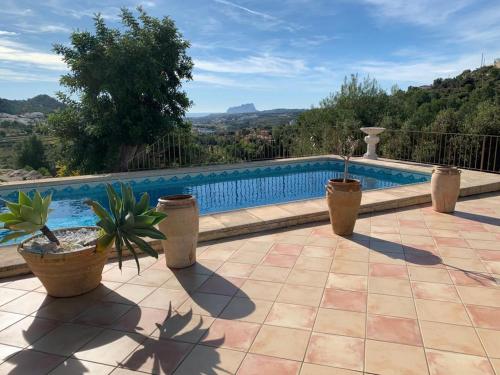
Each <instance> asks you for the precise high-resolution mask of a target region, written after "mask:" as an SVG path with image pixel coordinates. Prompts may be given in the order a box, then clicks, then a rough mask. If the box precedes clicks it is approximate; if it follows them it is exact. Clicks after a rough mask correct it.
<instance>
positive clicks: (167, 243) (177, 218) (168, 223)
mask: <svg viewBox="0 0 500 375" xmlns="http://www.w3.org/2000/svg"><path fill="white" fill-rule="evenodd" d="M156 210H157V211H160V212H164V213H166V214H167V218H166V219H165V220H163V221H162V222H160V224H159V225H158V226H159V229H160V231H161V232H162V233H163V234H164V235H165V236H166V237H167V239H166V240H163V241H161V243H162V246H163V251H164V252H165V259H166V261H167V267H171V268H184V267H189V266H191V265H192V264H193V263H194V262H196V246H197V244H198V231H199V227H200V224H199V222H200V220H199V210H198V204H197V203H196V199H195V198H194V197H193V196H192V195H187V194H186V195H169V196H166V197H161V198H160V199H158V205H157V206H156Z"/></svg>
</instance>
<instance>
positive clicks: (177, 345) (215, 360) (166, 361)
mask: <svg viewBox="0 0 500 375" xmlns="http://www.w3.org/2000/svg"><path fill="white" fill-rule="evenodd" d="M196 267H197V270H198V272H200V268H203V269H204V270H203V271H206V272H209V270H208V269H206V268H205V267H203V266H202V265H201V264H199V263H198V264H197V265H196ZM179 274H182V275H183V276H182V277H177V279H178V281H179V282H180V283H181V285H183V284H186V286H187V288H186V289H185V290H186V291H191V290H192V288H191V287H192V284H191V283H190V281H189V277H187V276H186V275H189V274H190V272H189V271H188V272H174V275H176V276H177V275H179ZM192 275H193V276H195V275H196V274H195V273H192ZM213 275H216V273H214V274H213ZM217 277H218V278H219V282H221V281H220V280H223V281H222V283H223V284H225V283H227V285H226V287H227V288H235V290H239V288H237V287H236V286H234V285H233V284H232V283H231V282H230V281H228V280H226V279H224V278H223V277H222V276H220V275H217ZM98 288H101V291H100V292H99V296H100V297H97V298H96V299H93V298H92V297H90V298H89V296H88V294H84V295H82V296H78V297H71V298H70V299H74V300H77V299H88V300H89V307H88V308H92V306H94V303H96V302H99V301H100V300H102V298H104V296H106V298H109V297H113V295H115V296H116V297H118V298H117V299H115V298H112V299H113V300H120V304H126V305H128V306H130V309H129V310H128V313H130V312H133V311H135V313H134V314H133V316H132V317H130V316H129V317H128V319H130V320H131V321H132V322H133V324H132V325H134V326H135V328H134V329H133V331H134V332H130V331H129V332H127V331H121V330H113V332H114V333H115V335H114V336H113V338H114V341H117V340H119V339H121V338H123V337H124V336H126V337H128V338H130V339H131V340H134V341H135V342H136V343H137V345H138V347H137V348H135V349H134V350H133V351H132V352H131V353H129V354H128V355H127V356H126V357H125V359H124V360H123V361H121V362H119V363H116V364H114V366H119V367H123V368H127V369H130V370H139V371H145V370H144V369H142V370H141V367H142V366H143V365H145V364H146V362H148V365H147V367H148V369H147V371H148V372H151V373H154V374H159V373H165V374H172V373H173V372H174V371H175V370H176V369H177V368H179V366H180V364H181V363H182V361H183V360H184V359H186V358H187V357H188V355H189V353H190V352H191V351H192V349H193V348H194V347H195V346H196V345H197V344H199V343H200V342H201V341H202V340H203V337H206V336H207V335H208V333H209V331H210V328H204V327H203V321H200V322H199V323H197V324H196V325H195V326H194V327H192V328H189V329H188V330H187V331H186V329H185V328H186V327H187V326H188V324H189V323H190V322H191V318H192V317H193V311H192V309H189V311H186V312H184V313H180V312H177V311H174V310H173V309H172V308H171V307H170V308H169V310H168V312H167V316H166V318H165V319H164V320H163V321H160V322H155V325H156V327H157V328H158V335H157V336H156V337H153V336H148V335H147V334H144V333H142V331H143V328H141V327H140V324H139V323H140V320H141V308H140V306H139V305H137V304H136V303H133V302H132V301H130V300H127V299H125V298H124V297H123V296H120V295H119V294H118V293H116V292H115V291H113V290H111V289H109V288H107V287H105V286H104V285H102V284H101V285H100V286H99V287H98ZM89 293H92V292H89ZM198 296H199V295H198V294H196V293H190V294H189V297H190V298H191V299H192V300H193V301H194V303H196V304H197V305H199V306H200V307H201V308H206V309H207V310H208V311H210V307H208V306H205V304H206V303H207V302H206V301H207V300H206V299H204V298H199V297H198ZM239 297H247V298H249V297H248V296H247V295H246V294H244V293H243V292H242V291H240V295H239ZM47 298H50V297H47ZM56 300H58V299H56ZM254 310H255V304H254V303H253V302H252V301H251V299H250V298H249V303H248V304H245V306H244V308H243V309H241V310H240V311H237V312H233V313H232V314H231V317H230V318H229V319H230V320H233V319H241V318H244V317H245V316H248V315H250V314H251V313H252V312H253V311H254ZM85 311H87V309H84V310H83V311H82V312H81V313H79V314H78V316H80V315H82V314H84V313H85ZM122 317H123V315H119V316H116V319H115V320H113V322H110V323H109V324H108V325H106V326H102V325H101V326H98V327H99V328H100V329H102V330H101V331H99V333H98V334H96V335H94V336H92V337H91V338H90V339H88V340H87V341H86V342H85V343H83V344H82V345H80V346H79V348H78V349H76V350H74V351H73V354H74V353H75V352H78V350H81V349H82V348H84V347H85V349H86V350H92V349H96V348H98V347H101V346H103V345H108V344H111V343H112V342H113V340H105V341H102V340H101V341H99V340H95V339H96V338H98V337H100V335H101V333H103V332H104V330H105V329H109V328H111V329H112V328H113V326H114V325H115V324H116V322H117V321H118V320H119V319H120V318H122ZM226 319H227V318H226ZM167 322H168V324H169V327H170V328H169V329H168V330H166V329H165V324H166V323H167ZM61 323H62V322H61ZM88 326H89V328H91V327H96V326H92V325H88ZM172 326H173V327H174V328H173V329H172ZM36 329H37V328H36V327H35V326H34V325H32V326H30V327H29V328H28V329H27V330H25V331H23V335H24V337H31V336H32V332H31V331H32V330H36ZM117 332H118V333H119V335H116V333H117ZM180 332H182V333H180ZM179 333H180V334H179ZM47 334H50V332H49V333H47ZM44 337H45V335H44V336H42V337H41V338H38V339H37V341H35V342H34V343H33V344H32V345H31V346H30V347H29V349H30V350H28V354H29V352H31V353H35V354H36V353H39V355H41V356H43V358H41V359H39V360H40V361H41V362H42V364H45V365H46V366H45V367H47V366H48V367H47V369H45V371H50V370H53V369H54V368H55V367H57V365H59V366H64V365H65V364H64V363H63V360H64V359H69V358H71V359H72V361H71V369H68V371H71V374H85V373H87V372H88V371H89V369H87V367H86V366H85V361H83V360H82V361H80V360H79V359H78V358H75V357H74V356H73V355H72V356H71V357H69V358H68V357H67V355H65V356H64V357H61V356H58V355H54V354H49V353H46V351H45V350H43V349H44V348H43V347H41V344H39V343H40V342H41V341H42V340H43V338H44ZM188 337H191V338H192V337H198V339H197V340H195V341H196V343H195V342H193V341H192V339H188ZM174 338H175V340H173V339H174ZM183 338H187V339H186V340H183ZM95 341H97V342H98V343H99V345H95V346H92V343H93V342H95ZM224 342H225V337H220V338H216V339H214V340H209V341H203V345H204V348H205V354H204V356H203V363H198V364H197V366H198V367H200V368H199V369H200V373H203V374H207V375H212V374H213V375H215V374H217V373H219V371H223V372H224V369H223V368H220V367H219V364H220V362H221V358H220V355H219V353H218V352H217V348H219V347H220V346H222V345H223V344H224ZM169 343H170V344H171V345H170V344H169ZM19 349H20V350H19V352H17V353H15V354H13V355H12V356H11V357H10V358H9V359H7V360H6V361H5V362H7V363H9V364H11V365H13V368H12V369H11V370H10V372H9V374H13V375H26V374H28V373H30V374H31V373H33V374H35V373H38V372H37V371H42V372H44V370H41V367H37V366H34V368H33V363H26V361H27V360H28V359H29V358H31V357H29V356H28V357H29V358H28V357H27V356H26V354H27V351H26V350H22V349H21V348H19ZM207 351H208V353H207ZM125 354H126V353H125ZM29 362H31V360H29ZM43 362H47V363H43ZM61 363H63V364H61ZM42 367H43V366H42ZM49 367H50V368H49ZM28 368H29V369H28ZM36 368H38V370H36ZM59 370H60V371H62V372H60V373H66V372H65V371H63V370H62V369H61V368H58V371H59ZM26 371H28V372H26ZM32 371H34V372H32Z"/></svg>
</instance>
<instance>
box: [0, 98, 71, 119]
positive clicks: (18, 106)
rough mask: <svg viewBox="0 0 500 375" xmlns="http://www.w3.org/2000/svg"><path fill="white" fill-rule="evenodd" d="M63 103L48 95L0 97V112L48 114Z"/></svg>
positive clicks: (62, 105)
mask: <svg viewBox="0 0 500 375" xmlns="http://www.w3.org/2000/svg"><path fill="white" fill-rule="evenodd" d="M62 107H64V104H62V103H61V102H59V101H57V100H56V99H54V98H52V97H51V96H48V95H37V96H35V97H33V98H31V99H26V100H9V99H2V98H0V113H8V114H11V115H19V114H22V113H30V112H41V113H44V114H48V113H50V112H54V111H55V110H56V109H59V108H62Z"/></svg>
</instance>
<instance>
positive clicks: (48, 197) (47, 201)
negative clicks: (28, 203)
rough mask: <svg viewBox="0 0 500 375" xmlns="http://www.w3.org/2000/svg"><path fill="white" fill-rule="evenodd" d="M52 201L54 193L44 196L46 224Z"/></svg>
mask: <svg viewBox="0 0 500 375" xmlns="http://www.w3.org/2000/svg"><path fill="white" fill-rule="evenodd" d="M51 203H52V193H49V194H47V195H46V196H45V198H43V203H42V224H45V223H46V222H47V218H48V216H49V212H51V210H50V209H49V206H50V204H51Z"/></svg>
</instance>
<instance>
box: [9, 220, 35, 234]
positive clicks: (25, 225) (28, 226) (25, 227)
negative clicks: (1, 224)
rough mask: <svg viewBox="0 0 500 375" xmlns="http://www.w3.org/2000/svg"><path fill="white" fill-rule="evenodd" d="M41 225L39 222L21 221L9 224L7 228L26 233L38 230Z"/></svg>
mask: <svg viewBox="0 0 500 375" xmlns="http://www.w3.org/2000/svg"><path fill="white" fill-rule="evenodd" d="M41 227H42V226H41V225H39V224H34V223H31V222H29V221H22V222H20V223H19V224H13V225H10V226H9V229H13V230H22V231H23V232H26V234H28V233H33V232H36V231H37V230H39V229H40V228H41Z"/></svg>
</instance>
